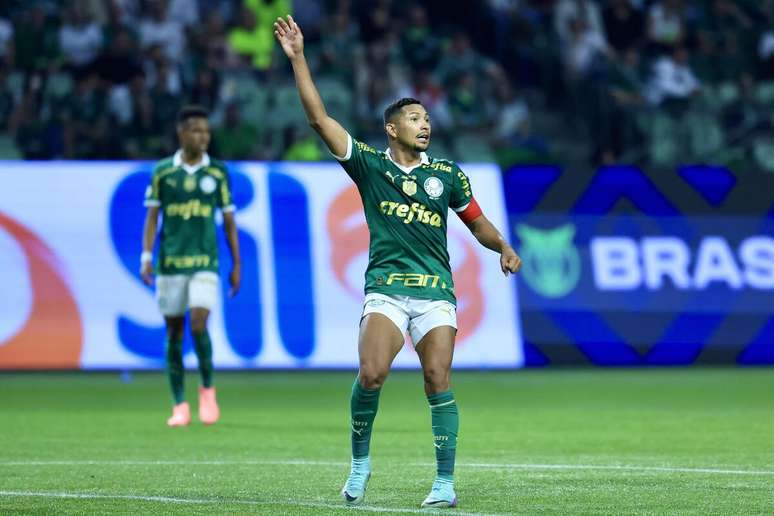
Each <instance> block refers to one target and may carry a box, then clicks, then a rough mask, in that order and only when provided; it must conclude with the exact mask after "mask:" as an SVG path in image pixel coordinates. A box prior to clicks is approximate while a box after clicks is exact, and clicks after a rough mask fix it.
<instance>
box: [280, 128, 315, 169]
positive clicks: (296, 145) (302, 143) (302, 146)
mask: <svg viewBox="0 0 774 516" xmlns="http://www.w3.org/2000/svg"><path fill="white" fill-rule="evenodd" d="M284 136H285V138H284V139H285V145H284V146H285V148H286V149H287V150H286V151H285V154H284V155H283V156H282V159H283V160H284V161H321V160H323V159H324V158H325V154H323V152H322V151H321V150H320V145H319V144H318V142H319V141H320V139H319V138H318V137H317V135H316V134H312V133H310V132H308V131H305V132H304V133H303V134H302V133H301V131H299V130H298V128H297V127H296V126H295V125H290V126H289V127H287V128H286V129H285V135H284Z"/></svg>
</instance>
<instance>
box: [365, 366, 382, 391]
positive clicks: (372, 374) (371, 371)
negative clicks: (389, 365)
mask: <svg viewBox="0 0 774 516" xmlns="http://www.w3.org/2000/svg"><path fill="white" fill-rule="evenodd" d="M358 379H359V380H360V386H361V387H362V388H364V389H369V390H371V389H380V388H381V387H382V385H384V381H385V380H386V379H387V371H382V370H380V369H378V368H374V367H367V366H366V367H363V366H361V367H360V373H359V374H358Z"/></svg>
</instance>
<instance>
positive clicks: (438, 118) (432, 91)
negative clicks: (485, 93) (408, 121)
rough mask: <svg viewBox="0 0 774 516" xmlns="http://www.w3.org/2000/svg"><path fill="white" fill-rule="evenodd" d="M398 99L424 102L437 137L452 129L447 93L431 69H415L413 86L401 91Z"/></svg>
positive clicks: (412, 75)
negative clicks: (440, 133) (442, 132)
mask: <svg viewBox="0 0 774 516" xmlns="http://www.w3.org/2000/svg"><path fill="white" fill-rule="evenodd" d="M397 97H398V98H404V97H407V98H412V99H417V100H419V101H420V102H422V105H423V106H424V107H425V109H427V112H428V113H430V116H431V117H432V120H433V131H434V134H435V135H437V134H438V132H439V131H443V130H447V129H450V128H451V127H452V119H451V114H450V113H449V102H448V97H447V95H446V91H445V90H444V88H442V87H441V86H440V85H439V84H438V83H437V82H436V80H435V78H434V77H433V75H432V73H430V69H428V68H416V69H414V71H413V72H412V73H411V84H410V85H409V87H408V88H405V89H403V90H401V91H400V92H399V93H398V95H397Z"/></svg>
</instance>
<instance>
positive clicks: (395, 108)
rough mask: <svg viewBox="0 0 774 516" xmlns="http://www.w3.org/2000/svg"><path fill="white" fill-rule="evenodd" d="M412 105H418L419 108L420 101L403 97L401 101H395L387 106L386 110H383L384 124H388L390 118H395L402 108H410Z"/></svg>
mask: <svg viewBox="0 0 774 516" xmlns="http://www.w3.org/2000/svg"><path fill="white" fill-rule="evenodd" d="M413 104H419V105H420V106H421V105H422V103H421V102H420V101H418V100H417V99H413V98H411V97H403V98H402V99H398V100H396V101H395V102H393V103H392V104H390V105H389V106H387V109H385V110H384V123H385V124H388V123H390V120H392V117H393V116H395V115H396V114H397V113H398V112H399V111H400V110H401V109H402V108H403V107H405V106H411V105H413Z"/></svg>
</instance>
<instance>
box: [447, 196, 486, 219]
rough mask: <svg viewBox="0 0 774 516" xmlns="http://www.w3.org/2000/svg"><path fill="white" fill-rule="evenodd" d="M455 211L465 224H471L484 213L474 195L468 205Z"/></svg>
mask: <svg viewBox="0 0 774 516" xmlns="http://www.w3.org/2000/svg"><path fill="white" fill-rule="evenodd" d="M454 211H455V212H456V213H457V215H458V216H459V218H460V219H462V222H464V223H465V224H470V223H471V222H473V221H474V220H476V219H477V218H478V217H480V216H481V215H483V213H484V212H482V211H481V206H479V205H478V203H477V202H476V199H475V197H472V198H471V199H470V202H469V203H468V204H467V205H466V206H462V207H461V208H459V209H455V210H454Z"/></svg>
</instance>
